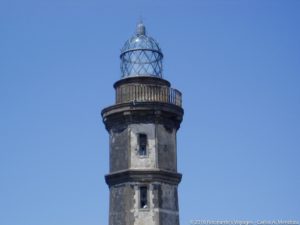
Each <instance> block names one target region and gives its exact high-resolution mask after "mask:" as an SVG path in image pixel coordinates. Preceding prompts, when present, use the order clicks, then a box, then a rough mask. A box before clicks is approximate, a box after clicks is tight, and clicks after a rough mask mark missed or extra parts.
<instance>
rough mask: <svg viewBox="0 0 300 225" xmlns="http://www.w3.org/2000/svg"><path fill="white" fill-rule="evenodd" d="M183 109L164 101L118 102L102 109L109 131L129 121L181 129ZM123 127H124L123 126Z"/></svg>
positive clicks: (125, 124)
mask: <svg viewBox="0 0 300 225" xmlns="http://www.w3.org/2000/svg"><path fill="white" fill-rule="evenodd" d="M183 113H184V111H183V109H182V108H181V107H179V106H176V105H174V104H169V103H163V102H129V103H122V104H116V105H113V106H110V107H107V108H105V109H103V110H102V112H101V114H102V118H103V122H104V124H105V126H106V129H107V130H108V131H109V130H110V129H112V128H117V129H120V126H123V127H124V126H125V127H126V126H127V125H128V124H129V123H161V124H164V125H165V126H167V127H175V128H176V129H179V127H180V123H181V121H182V118H183ZM121 129H122V128H121Z"/></svg>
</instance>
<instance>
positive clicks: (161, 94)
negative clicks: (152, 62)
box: [116, 84, 182, 107]
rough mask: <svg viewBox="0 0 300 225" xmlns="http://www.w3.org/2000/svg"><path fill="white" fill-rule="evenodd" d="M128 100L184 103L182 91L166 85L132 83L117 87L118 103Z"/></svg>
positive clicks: (179, 104) (178, 104)
mask: <svg viewBox="0 0 300 225" xmlns="http://www.w3.org/2000/svg"><path fill="white" fill-rule="evenodd" d="M126 102H165V103H171V104H174V105H177V106H180V107H181V105H182V95H181V92H180V91H178V90H176V89H173V88H170V87H165V86H158V85H145V84H132V85H126V86H125V85H124V86H120V87H118V88H117V89H116V103H117V104H120V103H126Z"/></svg>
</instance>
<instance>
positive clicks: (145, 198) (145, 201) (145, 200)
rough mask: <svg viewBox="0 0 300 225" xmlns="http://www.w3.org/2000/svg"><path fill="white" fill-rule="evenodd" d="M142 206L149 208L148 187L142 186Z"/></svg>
mask: <svg viewBox="0 0 300 225" xmlns="http://www.w3.org/2000/svg"><path fill="white" fill-rule="evenodd" d="M140 207H141V208H142V209H147V208H148V188H147V187H140Z"/></svg>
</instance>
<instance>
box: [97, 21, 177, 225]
mask: <svg viewBox="0 0 300 225" xmlns="http://www.w3.org/2000/svg"><path fill="white" fill-rule="evenodd" d="M120 59H121V74H122V75H121V79H120V80H118V81H117V82H116V83H115V84H114V88H115V92H116V98H115V99H116V100H115V104H114V105H112V106H110V107H107V108H105V109H103V110H102V118H103V122H104V124H105V127H106V129H107V131H108V133H109V174H108V175H106V176H105V180H106V183H107V184H108V186H109V190H110V202H109V205H110V207H109V225H179V209H178V191H177V187H178V184H179V183H180V180H181V174H180V173H178V172H177V149H176V133H177V130H178V129H179V126H180V123H181V121H182V117H183V109H182V107H181V93H180V92H179V91H178V90H176V89H173V88H171V84H170V82H169V81H167V80H164V79H163V76H162V67H163V65H162V59H163V54H162V51H161V49H160V47H159V45H158V43H157V42H156V41H155V40H154V39H153V38H151V37H150V36H148V35H147V33H146V28H145V26H144V24H142V23H139V24H138V25H137V29H136V33H135V34H134V35H133V36H132V37H131V38H130V39H129V40H127V41H126V43H125V44H124V47H123V48H122V50H121V55H120Z"/></svg>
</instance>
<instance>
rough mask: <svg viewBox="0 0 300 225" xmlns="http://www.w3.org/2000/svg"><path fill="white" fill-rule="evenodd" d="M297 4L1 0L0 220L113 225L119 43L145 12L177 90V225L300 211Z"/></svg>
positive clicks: (17, 224) (293, 215)
mask: <svg viewBox="0 0 300 225" xmlns="http://www.w3.org/2000/svg"><path fill="white" fill-rule="evenodd" d="M299 11H300V1H296V0H295V1H292V0H288V1H283V0H282V1H279V0H272V1H271V0H269V1H267V0H252V1H250V0H243V1H242V0H239V1H238V0H226V1H225V0H223V1H221V0H218V1H217V0H213V1H211V0H210V1H209V0H185V1H179V0H178V1H174V0H173V1H170V0H164V1H158V0H152V1H150V0H149V1H148V0H147V1H146V0H140V1H137V0H132V1H116V0H112V1H101V0H98V1H96V0H85V1H83V0H72V1H71V0H51V1H50V0H48V1H43V0H39V1H38V0H27V1H21V0H2V1H1V2H0V28H1V29H0V103H1V106H0V116H1V125H0V137H1V141H0V224H2V225H61V224H72V225H83V224H84V225H85V224H89V225H103V224H108V188H107V186H106V184H105V182H104V178H103V176H104V175H105V174H106V173H107V172H108V135H107V133H106V131H105V129H104V126H103V124H102V121H101V117H100V111H101V109H102V108H104V107H106V106H109V105H111V104H113V102H114V90H113V87H112V85H113V83H114V82H115V81H117V80H118V79H119V78H120V70H119V53H120V49H121V47H122V45H123V43H124V42H125V41H126V40H127V39H128V38H129V37H130V36H131V35H132V34H133V32H134V30H135V25H136V23H137V21H138V20H139V18H140V17H142V18H143V20H144V23H145V24H146V26H147V30H148V33H149V35H151V36H153V37H154V38H155V39H156V40H157V41H158V42H159V43H160V46H161V48H162V51H163V53H164V56H165V58H164V78H165V79H167V80H169V81H170V82H171V83H172V86H173V87H175V88H177V89H179V90H180V91H182V92H183V106H184V109H185V116H184V121H183V123H182V126H181V128H180V131H179V132H178V164H179V165H178V166H179V171H180V172H182V173H183V180H182V183H181V184H180V187H179V204H180V220H181V224H182V225H184V224H189V221H190V220H191V219H215V220H226V219H227V220H230V219H240V220H273V219H275V220H277V219H283V220H291V219H292V220H300V213H299V212H300V163H299V159H300V118H299V115H300V88H299V86H300V76H299V75H300V66H299V65H300V30H299V23H300V14H299Z"/></svg>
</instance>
